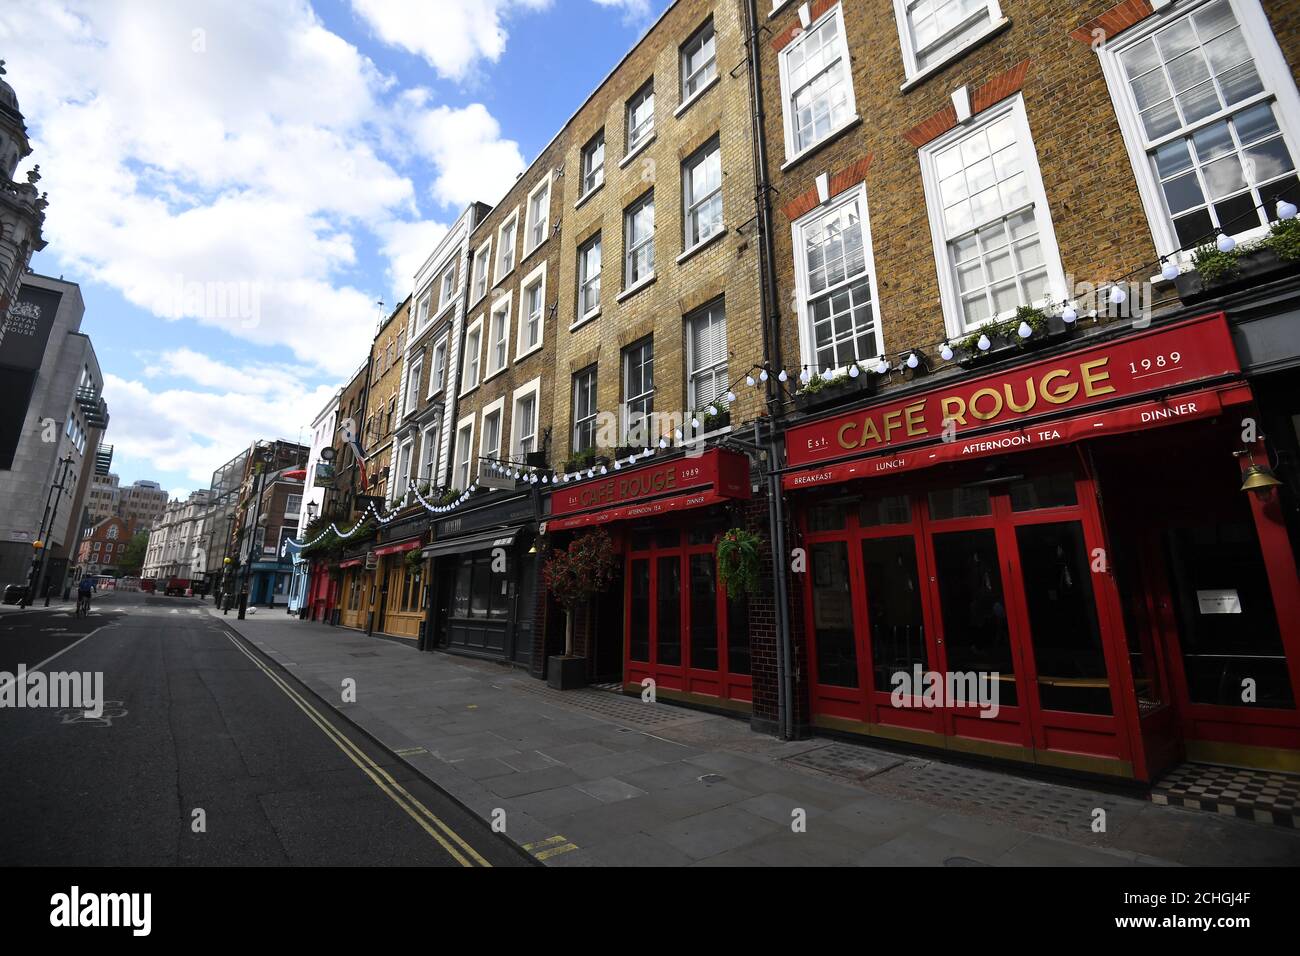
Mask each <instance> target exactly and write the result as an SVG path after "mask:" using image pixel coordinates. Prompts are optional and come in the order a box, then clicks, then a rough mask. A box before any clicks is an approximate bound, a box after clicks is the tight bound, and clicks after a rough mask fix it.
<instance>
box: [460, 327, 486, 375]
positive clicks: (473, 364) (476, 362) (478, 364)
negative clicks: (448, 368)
mask: <svg viewBox="0 0 1300 956" xmlns="http://www.w3.org/2000/svg"><path fill="white" fill-rule="evenodd" d="M483 317H484V316H483V314H482V313H480V315H479V317H478V318H477V319H475V320H474V321H473V322H471V323H470V326H469V328H468V329H466V330H465V366H464V370H465V373H466V374H465V376H464V379H465V380H464V382H463V383H462V385H461V391H460V394H461V395H468V394H469V393H470V392H472V391H474V389H476V388H478V387H479V385H481V384H482V383H483V378H482V374H483V364H482V358H483ZM476 336H477V338H478V341H477V342H476V346H475V350H474V351H475V354H474V357H473V360H471V359H470V354H469V343H470V339H473V338H475V337H476ZM471 368H472V369H473V370H474V381H473V382H472V383H471V382H470V379H469V370H470V369H471Z"/></svg>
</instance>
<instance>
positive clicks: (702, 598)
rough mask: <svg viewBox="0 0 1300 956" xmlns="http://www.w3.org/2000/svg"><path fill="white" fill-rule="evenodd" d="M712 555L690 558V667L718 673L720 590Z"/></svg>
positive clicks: (696, 555)
mask: <svg viewBox="0 0 1300 956" xmlns="http://www.w3.org/2000/svg"><path fill="white" fill-rule="evenodd" d="M715 560H716V559H715V558H714V556H713V555H712V554H693V555H691V558H690V561H691V611H690V615H691V666H692V667H694V668H697V669H699V670H709V671H716V670H717V669H718V588H717V582H716V581H715V580H714V567H715V564H714V562H715Z"/></svg>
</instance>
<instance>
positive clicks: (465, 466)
mask: <svg viewBox="0 0 1300 956" xmlns="http://www.w3.org/2000/svg"><path fill="white" fill-rule="evenodd" d="M477 419H478V416H477V415H475V414H474V413H473V412H470V413H469V414H468V415H466V416H465V417H464V418H462V419H461V420H460V421H458V422H457V423H456V447H455V449H454V450H453V453H452V461H453V464H452V474H451V483H452V484H451V486H452V487H453V488H456V489H457V490H459V491H462V492H463V491H468V490H469V486H470V484H471V483H472V482H473V480H474V475H475V474H476V472H475V470H474V465H473V459H474V423H475V421H476V420H477ZM467 429H468V431H469V440H468V441H467V442H465V446H464V449H463V450H464V453H465V457H464V458H463V459H462V458H461V451H462V448H461V442H460V436H461V435H463V434H464V433H465V431H466V430H467ZM462 470H463V471H464V472H465V479H464V483H463V484H461V485H457V484H456V480H457V479H458V478H460V472H461V471H462Z"/></svg>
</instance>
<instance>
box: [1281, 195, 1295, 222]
mask: <svg viewBox="0 0 1300 956" xmlns="http://www.w3.org/2000/svg"><path fill="white" fill-rule="evenodd" d="M1295 214H1296V207H1295V203H1293V202H1287V201H1286V200H1285V199H1279V200H1278V201H1277V218H1279V219H1294V218H1295Z"/></svg>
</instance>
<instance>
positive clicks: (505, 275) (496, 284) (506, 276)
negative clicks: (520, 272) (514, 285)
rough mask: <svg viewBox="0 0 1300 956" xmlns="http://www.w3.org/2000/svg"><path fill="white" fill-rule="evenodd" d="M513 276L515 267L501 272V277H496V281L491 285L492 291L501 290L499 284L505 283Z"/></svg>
mask: <svg viewBox="0 0 1300 956" xmlns="http://www.w3.org/2000/svg"><path fill="white" fill-rule="evenodd" d="M514 274H515V267H514V266H511V267H510V269H509V270H508V271H506V272H503V273H501V275H499V276H497V281H496V282H493V283H492V291H493V292H495V291H496V290H497V289H499V288H501V283H503V282H505V281H506V280H507V279H509V278H510V277H511V276H512V275H514Z"/></svg>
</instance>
